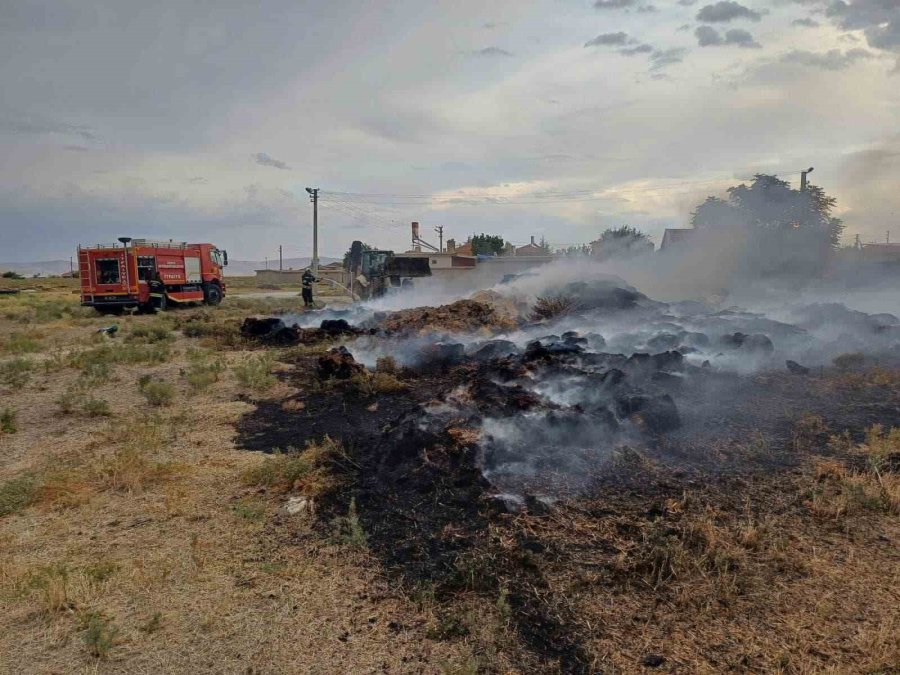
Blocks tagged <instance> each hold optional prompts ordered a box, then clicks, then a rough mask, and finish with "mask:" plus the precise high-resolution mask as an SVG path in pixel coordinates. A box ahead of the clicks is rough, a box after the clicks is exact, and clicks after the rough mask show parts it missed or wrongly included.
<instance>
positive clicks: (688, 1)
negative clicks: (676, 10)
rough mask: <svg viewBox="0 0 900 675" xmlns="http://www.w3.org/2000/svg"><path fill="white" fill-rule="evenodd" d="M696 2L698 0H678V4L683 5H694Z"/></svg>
mask: <svg viewBox="0 0 900 675" xmlns="http://www.w3.org/2000/svg"><path fill="white" fill-rule="evenodd" d="M696 2H697V0H678V4H679V5H682V6H684V7H690V6H691V5H693V4H694V3H696Z"/></svg>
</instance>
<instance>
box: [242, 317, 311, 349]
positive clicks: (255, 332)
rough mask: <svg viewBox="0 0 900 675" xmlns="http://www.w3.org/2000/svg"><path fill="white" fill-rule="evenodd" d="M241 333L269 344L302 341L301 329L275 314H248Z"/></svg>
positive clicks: (286, 343)
mask: <svg viewBox="0 0 900 675" xmlns="http://www.w3.org/2000/svg"><path fill="white" fill-rule="evenodd" d="M241 335H242V336H243V337H245V338H248V339H250V340H255V341H257V342H262V343H263V344H268V345H291V344H296V343H297V342H299V341H300V329H299V328H297V326H288V325H287V324H285V323H284V321H282V320H281V319H279V318H278V317H275V316H270V317H254V316H248V317H247V318H246V319H244V322H243V323H242V324H241Z"/></svg>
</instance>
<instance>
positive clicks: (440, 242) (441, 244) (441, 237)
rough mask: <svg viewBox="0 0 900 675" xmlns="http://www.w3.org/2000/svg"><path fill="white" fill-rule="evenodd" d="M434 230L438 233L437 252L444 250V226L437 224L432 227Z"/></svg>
mask: <svg viewBox="0 0 900 675" xmlns="http://www.w3.org/2000/svg"><path fill="white" fill-rule="evenodd" d="M434 231H435V232H437V234H438V253H443V252H444V226H443V225H438V226H437V227H435V228H434Z"/></svg>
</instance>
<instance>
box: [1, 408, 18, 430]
mask: <svg viewBox="0 0 900 675" xmlns="http://www.w3.org/2000/svg"><path fill="white" fill-rule="evenodd" d="M18 430H19V426H18V424H16V411H15V410H13V409H12V408H4V409H3V410H0V434H14V433H16V432H17V431H18Z"/></svg>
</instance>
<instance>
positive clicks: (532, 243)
mask: <svg viewBox="0 0 900 675" xmlns="http://www.w3.org/2000/svg"><path fill="white" fill-rule="evenodd" d="M531 245H532V246H534V245H535V244H534V235H531Z"/></svg>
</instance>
